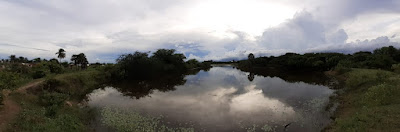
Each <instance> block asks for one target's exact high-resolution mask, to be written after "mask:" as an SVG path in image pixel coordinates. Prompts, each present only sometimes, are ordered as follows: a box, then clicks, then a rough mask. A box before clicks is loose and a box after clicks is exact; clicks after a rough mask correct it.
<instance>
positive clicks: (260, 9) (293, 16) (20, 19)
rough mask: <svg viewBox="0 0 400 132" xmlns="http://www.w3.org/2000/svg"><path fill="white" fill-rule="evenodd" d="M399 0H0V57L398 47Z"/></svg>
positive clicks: (225, 56)
mask: <svg viewBox="0 0 400 132" xmlns="http://www.w3.org/2000/svg"><path fill="white" fill-rule="evenodd" d="M399 7H400V0H323V1H321V0H280V1H279V2H278V1H277V0H0V58H7V56H9V55H11V54H15V55H17V56H27V57H28V58H31V59H32V58H36V57H42V58H53V57H56V55H55V52H56V51H57V50H58V49H59V48H64V49H65V50H66V51H67V58H66V60H69V57H70V56H71V55H72V54H77V53H81V52H83V53H85V54H86V55H87V57H88V59H89V61H91V62H114V61H115V59H116V58H117V57H118V55H119V54H123V53H131V52H134V51H154V50H156V49H159V48H173V49H176V50H177V51H178V52H180V53H184V54H185V55H186V56H187V57H188V58H196V59H200V60H209V59H212V60H232V59H241V58H245V57H246V56H247V54H249V53H255V55H256V56H268V55H279V54H283V53H286V52H298V53H305V52H332V51H336V52H343V53H352V52H355V51H360V50H373V49H375V48H378V47H382V46H388V45H393V46H395V47H400V44H399V42H400V8H399Z"/></svg>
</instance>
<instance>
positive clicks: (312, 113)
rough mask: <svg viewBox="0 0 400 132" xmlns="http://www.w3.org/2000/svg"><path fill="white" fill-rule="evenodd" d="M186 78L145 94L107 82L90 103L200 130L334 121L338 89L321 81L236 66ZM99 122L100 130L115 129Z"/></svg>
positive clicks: (311, 127) (306, 127) (313, 127)
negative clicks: (332, 99)
mask: <svg viewBox="0 0 400 132" xmlns="http://www.w3.org/2000/svg"><path fill="white" fill-rule="evenodd" d="M302 77H304V76H302ZM181 79H182V80H179V81H178V82H181V83H179V85H177V86H174V85H173V84H168V83H167V84H164V83H162V82H157V81H156V82H151V83H157V84H159V85H168V86H166V87H167V90H166V89H161V90H157V89H147V90H143V94H141V92H142V91H140V90H139V91H137V90H134V91H130V90H126V89H125V90H123V89H121V88H116V87H115V88H114V87H105V88H102V89H98V90H95V91H93V93H91V94H89V95H88V98H89V101H88V105H89V106H90V107H94V108H98V109H105V108H112V109H124V110H128V111H135V112H137V113H139V114H141V115H144V116H148V117H161V118H159V119H160V120H161V122H162V123H163V124H165V125H166V126H169V127H190V128H194V130H195V131H213V132H221V131H253V130H254V131H320V130H321V129H322V128H323V127H324V126H325V125H326V124H327V123H329V121H330V120H329V114H328V112H327V111H326V110H325V106H326V105H327V103H328V101H329V96H330V95H331V94H332V93H333V90H331V89H329V88H328V87H327V86H323V85H318V83H311V84H310V83H304V82H301V81H299V82H295V81H290V82H287V81H285V80H283V79H281V78H279V77H264V76H257V75H254V74H250V73H248V72H242V71H240V70H238V69H235V68H233V67H230V66H225V67H213V68H211V69H210V70H209V71H200V72H198V73H197V74H195V75H187V76H184V77H182V78H181ZM300 80H301V79H300ZM167 81H168V82H171V81H169V80H167ZM171 85H172V86H171ZM157 86H158V85H157ZM138 87H149V86H148V85H147V84H144V85H137V84H135V85H131V89H138ZM98 116H99V117H98V118H99V120H101V118H103V117H102V115H101V114H99V115H98ZM122 118H124V117H122ZM127 118H129V117H127ZM98 123H99V124H97V125H98V126H97V130H96V131H111V129H104V128H102V127H101V126H103V125H104V124H102V123H101V121H99V122H98Z"/></svg>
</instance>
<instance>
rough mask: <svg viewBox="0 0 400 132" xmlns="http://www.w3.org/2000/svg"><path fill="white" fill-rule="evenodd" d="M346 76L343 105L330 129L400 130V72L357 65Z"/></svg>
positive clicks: (340, 98) (341, 97)
mask: <svg viewBox="0 0 400 132" xmlns="http://www.w3.org/2000/svg"><path fill="white" fill-rule="evenodd" d="M346 76H347V80H346V85H345V89H344V90H345V92H344V93H342V94H340V95H339V100H340V103H341V106H340V107H339V108H338V110H337V113H336V119H335V121H334V124H333V125H332V126H330V127H329V129H328V131H400V98H399V97H400V75H399V74H396V73H393V72H389V71H383V70H372V69H353V70H352V71H350V72H348V73H346Z"/></svg>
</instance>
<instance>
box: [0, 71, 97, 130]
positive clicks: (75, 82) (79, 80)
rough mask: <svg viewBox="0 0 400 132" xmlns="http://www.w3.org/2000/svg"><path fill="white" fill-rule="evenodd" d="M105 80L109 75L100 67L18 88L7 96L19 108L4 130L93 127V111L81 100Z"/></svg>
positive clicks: (57, 76) (80, 128)
mask: <svg viewBox="0 0 400 132" xmlns="http://www.w3.org/2000/svg"><path fill="white" fill-rule="evenodd" d="M103 82H105V78H104V76H103V74H102V73H101V72H100V71H99V70H96V69H88V70H85V71H78V72H72V73H65V74H58V75H54V76H50V77H46V78H44V79H41V81H35V82H34V83H29V84H27V85H26V86H24V87H20V88H17V89H16V90H13V91H12V92H10V93H9V94H7V95H8V96H7V100H8V101H11V102H14V103H13V104H15V105H13V106H16V107H13V108H18V111H15V112H16V113H15V114H14V117H10V119H9V120H8V121H7V122H5V123H6V124H7V125H6V126H5V129H4V130H6V131H29V132H32V131H41V132H42V131H49V132H53V131H91V130H90V129H91V128H89V123H90V121H91V120H92V117H93V115H92V113H93V112H91V111H92V110H91V109H90V108H88V107H86V106H85V105H84V104H80V102H81V101H82V100H83V99H84V98H85V96H86V94H87V93H89V92H91V91H92V90H93V89H96V88H99V86H100V85H101V84H102V83H103ZM4 107H5V108H6V107H9V105H7V104H6V105H5V106H4ZM5 110H7V109H2V110H1V111H5Z"/></svg>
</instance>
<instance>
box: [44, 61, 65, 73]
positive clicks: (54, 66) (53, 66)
mask: <svg viewBox="0 0 400 132" xmlns="http://www.w3.org/2000/svg"><path fill="white" fill-rule="evenodd" d="M48 67H49V70H50V72H51V73H57V74H59V73H63V72H64V68H63V67H61V66H60V65H59V64H56V63H49V64H48Z"/></svg>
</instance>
